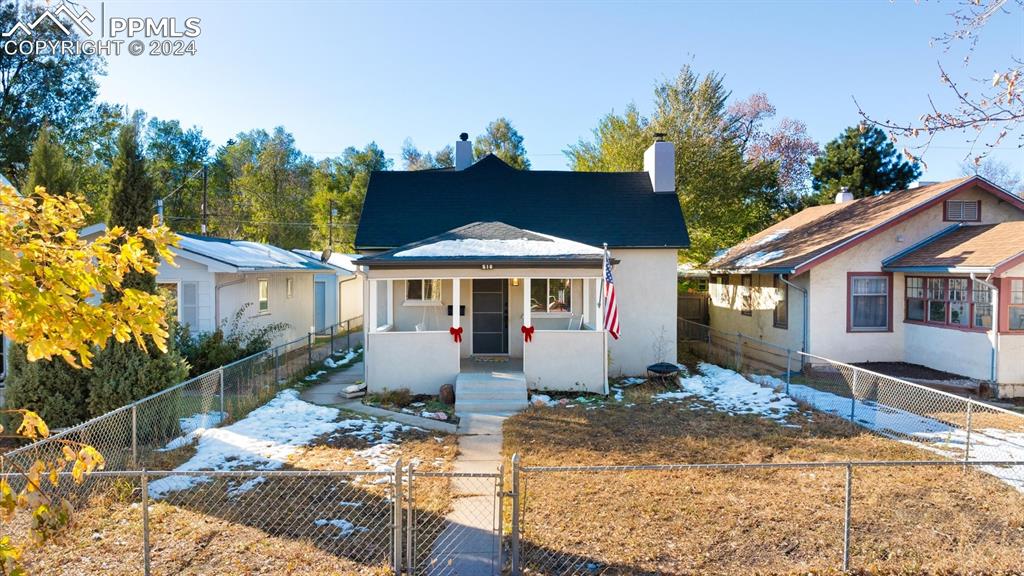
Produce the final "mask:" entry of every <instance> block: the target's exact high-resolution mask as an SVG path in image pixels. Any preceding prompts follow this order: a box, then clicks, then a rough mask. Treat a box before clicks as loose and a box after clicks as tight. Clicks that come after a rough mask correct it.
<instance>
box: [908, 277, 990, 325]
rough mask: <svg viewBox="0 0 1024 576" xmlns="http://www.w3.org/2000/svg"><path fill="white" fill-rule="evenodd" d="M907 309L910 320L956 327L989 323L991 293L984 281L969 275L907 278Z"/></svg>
mask: <svg viewBox="0 0 1024 576" xmlns="http://www.w3.org/2000/svg"><path fill="white" fill-rule="evenodd" d="M906 291H907V294H906V296H907V312H906V319H907V320H908V321H910V322H926V323H928V324H941V325H943V326H953V327H957V328H978V329H986V328H990V327H991V326H992V296H991V294H990V293H989V291H988V288H986V287H985V285H984V284H979V283H977V282H975V283H974V286H971V281H970V279H968V278H923V277H920V276H908V277H907V287H906Z"/></svg>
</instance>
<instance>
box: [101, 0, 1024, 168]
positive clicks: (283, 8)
mask: <svg viewBox="0 0 1024 576" xmlns="http://www.w3.org/2000/svg"><path fill="white" fill-rule="evenodd" d="M85 5H86V6H89V7H91V8H94V7H95V6H96V5H97V3H91V2H86V3H85ZM952 8H953V4H952V3H941V2H922V3H921V4H916V3H913V2H895V3H890V2H886V1H883V0H879V1H861V2H795V1H791V2H629V3H623V2H561V3H548V2H516V3H511V2H509V3H486V4H484V3H469V2H373V3H342V2H327V1H320V2H311V1H310V2H302V1H298V2H284V1H273V2H271V1H245V2H241V1H237V2H233V1H226V2H173V3H171V2H107V3H106V12H107V15H108V16H110V15H123V16H157V17H160V16H167V17H171V16H173V17H177V18H178V19H179V20H181V19H183V18H185V17H188V16H197V17H199V18H202V35H201V37H200V38H199V39H198V40H197V42H196V46H197V47H198V49H199V54H198V56H193V57H187V56H186V57H180V56H179V57H157V56H129V55H121V56H115V57H111V58H110V59H109V62H108V75H107V76H106V77H105V78H103V79H102V82H101V98H102V99H104V100H106V101H110V102H116V103H120V104H125V105H128V106H129V107H130V108H132V109H138V108H141V109H144V110H145V111H146V112H148V113H150V114H152V115H155V116H158V117H161V118H176V119H179V120H180V121H181V122H182V123H183V124H186V125H193V124H194V125H198V126H201V127H202V128H203V130H204V131H205V133H206V135H207V136H208V137H209V138H210V139H211V140H212V141H213V142H214V143H215V144H222V143H223V142H224V141H225V140H226V139H228V138H229V137H231V136H232V135H234V134H236V133H237V132H239V131H243V130H248V129H252V128H266V129H270V128H273V127H274V126H277V125H283V126H285V127H286V128H287V129H288V130H289V131H291V132H292V133H293V134H294V135H295V138H296V141H297V145H298V146H299V147H300V148H301V149H302V150H303V151H304V152H306V153H307V154H310V155H311V156H313V157H315V158H321V157H324V156H329V155H335V154H338V153H339V152H340V151H341V150H343V149H344V148H345V147H346V146H350V145H355V146H360V147H361V146H363V145H364V144H365V143H367V142H369V141H371V140H374V141H376V142H377V143H378V144H379V145H380V146H381V147H382V148H383V149H384V150H385V152H386V153H388V155H389V156H391V157H395V158H397V156H398V153H399V150H400V148H401V144H402V141H403V140H404V139H405V138H406V137H409V138H412V139H413V141H414V142H415V143H416V144H417V145H418V146H419V147H420V148H422V149H431V150H433V149H436V148H439V147H441V146H443V145H444V144H447V143H451V142H453V141H454V140H455V139H456V137H457V135H458V133H459V132H462V131H466V132H469V133H470V134H471V135H475V134H477V133H479V132H480V131H481V130H482V129H483V127H484V126H485V125H486V123H487V122H488V121H490V120H492V119H494V118H496V117H498V116H502V115H504V116H507V117H508V118H510V119H511V120H512V121H513V123H514V124H515V125H516V127H517V128H518V129H519V131H520V132H521V133H522V134H523V136H524V137H525V144H526V147H527V150H528V152H529V156H530V159H531V161H532V162H533V165H534V168H538V169H562V168H564V167H565V157H564V156H563V155H562V153H561V151H562V150H563V149H564V148H565V147H566V146H567V145H568V144H570V143H573V142H575V141H577V139H579V138H580V137H587V136H589V135H590V130H591V129H592V128H593V127H594V126H595V125H596V123H597V121H598V119H599V118H600V117H601V116H602V115H604V114H606V113H608V112H609V111H612V110H622V108H623V107H624V106H625V105H626V104H628V103H630V102H636V103H637V104H638V105H639V106H640V108H641V110H643V111H649V110H650V108H651V93H652V88H653V86H654V83H655V82H656V81H658V80H660V79H664V78H669V77H672V76H673V75H674V74H675V73H676V72H677V71H678V70H679V67H680V66H681V65H683V64H685V63H690V64H692V65H693V66H694V67H695V69H696V70H697V71H700V72H706V71H710V70H714V71H717V72H719V73H722V74H724V75H725V77H726V84H727V86H728V87H729V88H730V89H731V90H732V92H733V95H734V97H735V98H742V97H745V96H747V95H749V94H751V93H754V92H765V93H766V94H767V95H768V97H769V99H770V100H771V101H772V102H773V103H774V104H775V105H776V107H777V108H778V112H779V117H783V116H788V117H792V118H796V119H799V120H802V121H804V122H805V123H806V124H807V126H808V128H809V131H810V133H811V135H812V137H814V138H815V139H817V140H818V141H819V142H821V143H824V142H826V141H828V140H830V139H832V138H833V137H835V136H836V135H837V134H839V132H840V131H841V130H842V129H843V128H844V127H845V126H848V125H851V124H855V123H856V122H857V121H858V116H857V109H856V106H855V105H854V102H853V99H852V98H853V97H856V98H857V100H858V101H859V102H860V103H861V105H862V106H864V107H865V108H866V109H867V110H868V111H869V112H871V113H874V114H877V115H878V116H879V117H882V118H892V119H899V120H908V119H913V118H916V117H918V116H919V115H920V114H921V113H922V112H923V111H924V110H925V107H926V106H927V98H928V96H929V95H932V96H934V97H936V99H937V100H938V101H940V102H944V101H946V99H947V98H948V94H947V91H946V90H945V89H944V88H942V87H941V86H940V84H939V81H938V74H939V72H938V68H937V65H936V63H937V62H938V61H942V62H943V64H944V65H946V66H947V69H948V70H949V71H951V72H952V73H954V74H955V75H957V76H961V77H968V76H971V75H973V76H975V77H982V78H990V77H991V76H992V72H993V71H994V70H995V69H996V67H998V66H1005V65H1006V64H1007V62H1008V60H1009V55H1010V54H1011V53H1012V54H1016V55H1018V56H1019V55H1024V14H1022V13H1020V12H1019V11H1018V13H1016V14H1014V15H1012V16H1001V17H1000V18H999V19H997V20H995V21H994V22H993V23H992V24H991V25H990V29H989V30H987V31H986V33H985V36H984V37H983V38H982V42H981V44H980V46H979V47H978V50H977V52H976V54H975V55H974V57H973V61H972V65H971V68H969V69H967V70H965V69H964V68H963V65H962V64H961V58H962V56H963V53H962V52H954V53H950V54H947V53H945V52H944V51H943V49H942V48H941V47H940V46H930V42H929V40H930V39H931V38H932V37H933V36H936V35H938V34H939V33H941V32H943V31H946V30H948V29H949V28H950V27H951V19H950V18H949V16H948V15H947V13H948V12H949V11H950V10H951V9H952ZM967 138H968V135H961V134H956V135H950V136H945V137H942V138H939V139H937V140H936V141H935V142H934V143H933V145H932V148H931V150H930V152H929V153H928V155H927V156H926V158H925V159H926V161H927V162H928V165H929V166H928V170H927V171H926V173H925V175H924V179H929V180H936V179H943V178H951V177H955V176H958V175H959V174H960V167H959V164H960V162H961V160H962V159H963V157H964V155H965V154H967V153H968V149H967V143H966V140H967ZM1015 144H1016V140H1015V139H1010V140H1008V141H1007V143H1006V144H1004V145H1003V146H1002V148H1001V149H999V150H997V151H995V153H994V154H993V156H994V157H996V158H998V159H1000V160H1003V161H1005V162H1009V163H1011V164H1014V165H1015V169H1016V170H1021V169H1024V162H1022V160H1024V153H1022V151H1021V150H1020V149H1018V148H1016V147H1015ZM396 165H398V164H397V163H396Z"/></svg>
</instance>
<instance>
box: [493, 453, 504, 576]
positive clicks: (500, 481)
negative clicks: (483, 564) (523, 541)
mask: <svg viewBox="0 0 1024 576" xmlns="http://www.w3.org/2000/svg"><path fill="white" fill-rule="evenodd" d="M495 488H496V489H497V492H498V514H497V516H498V518H497V521H498V525H497V526H496V528H497V530H498V573H499V574H500V573H502V572H503V571H504V570H505V463H504V462H502V463H501V464H498V482H497V486H495Z"/></svg>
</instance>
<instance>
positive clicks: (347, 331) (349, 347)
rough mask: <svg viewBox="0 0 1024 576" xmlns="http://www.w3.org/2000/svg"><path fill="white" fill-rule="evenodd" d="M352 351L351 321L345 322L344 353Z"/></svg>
mask: <svg viewBox="0 0 1024 576" xmlns="http://www.w3.org/2000/svg"><path fill="white" fill-rule="evenodd" d="M351 350H352V321H351V320H345V351H346V352H350V351H351Z"/></svg>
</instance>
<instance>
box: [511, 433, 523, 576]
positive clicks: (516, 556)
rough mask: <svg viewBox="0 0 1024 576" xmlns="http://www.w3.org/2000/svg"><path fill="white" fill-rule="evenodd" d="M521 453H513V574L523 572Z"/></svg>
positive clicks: (515, 575) (514, 575)
mask: <svg viewBox="0 0 1024 576" xmlns="http://www.w3.org/2000/svg"><path fill="white" fill-rule="evenodd" d="M519 496H520V494H519V453H518V452H517V453H515V454H513V455H512V558H511V560H512V576H519V575H520V574H522V573H523V566H522V558H521V557H520V555H521V551H520V548H519V544H520V543H519V536H520V530H519V523H520V518H519V514H520V510H519Z"/></svg>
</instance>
